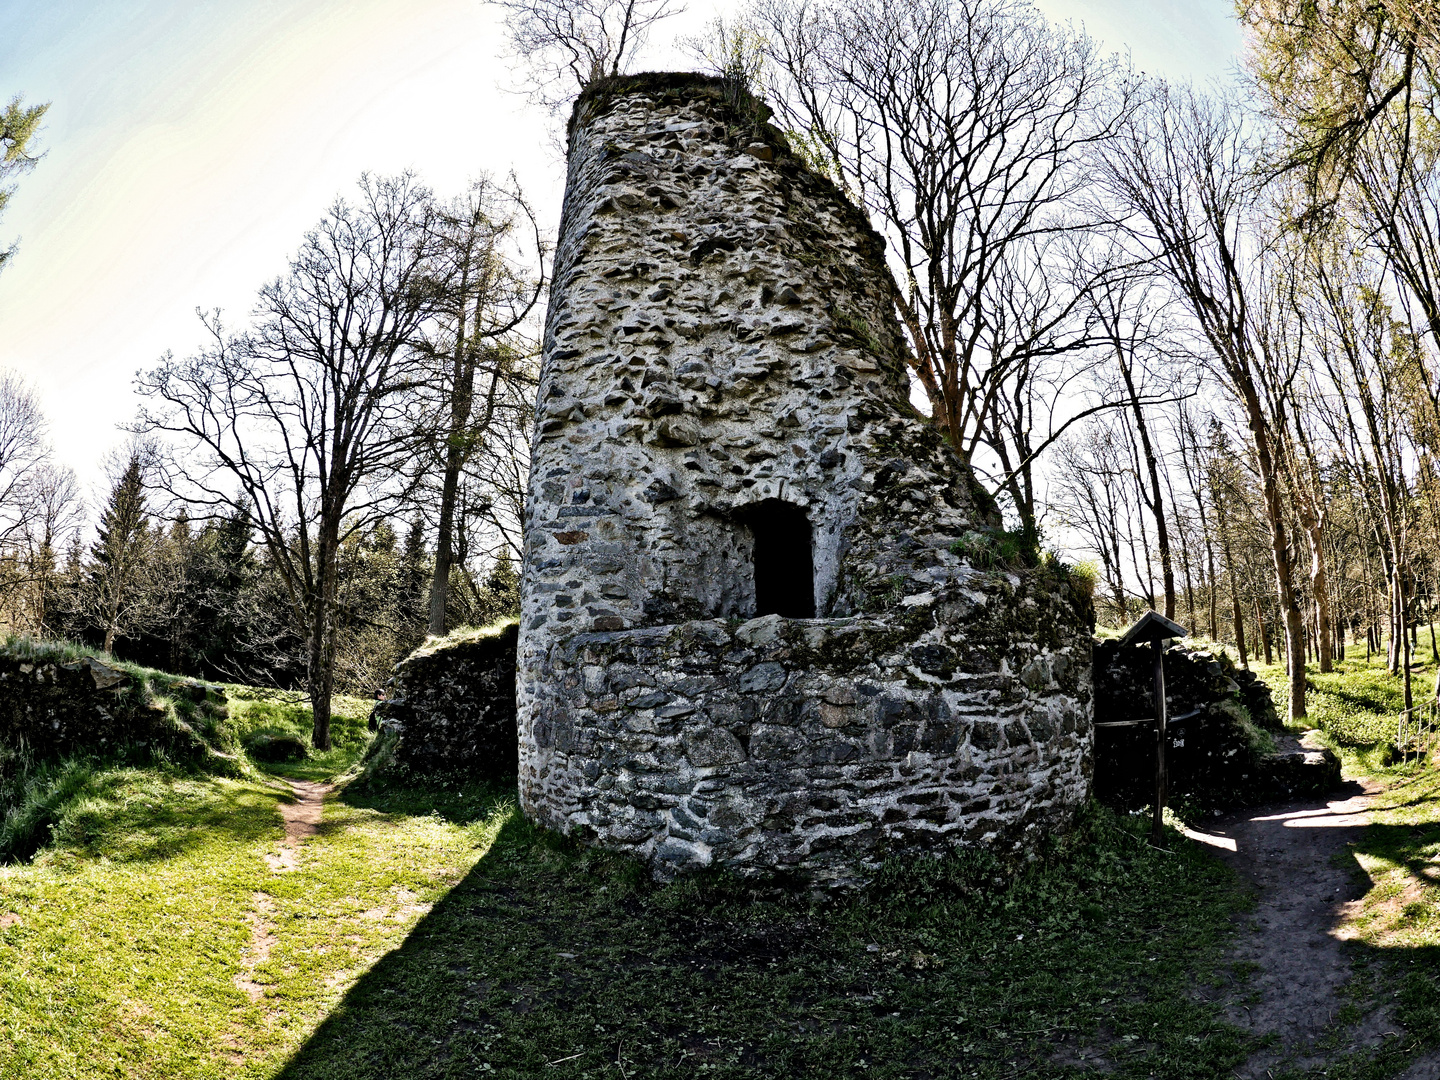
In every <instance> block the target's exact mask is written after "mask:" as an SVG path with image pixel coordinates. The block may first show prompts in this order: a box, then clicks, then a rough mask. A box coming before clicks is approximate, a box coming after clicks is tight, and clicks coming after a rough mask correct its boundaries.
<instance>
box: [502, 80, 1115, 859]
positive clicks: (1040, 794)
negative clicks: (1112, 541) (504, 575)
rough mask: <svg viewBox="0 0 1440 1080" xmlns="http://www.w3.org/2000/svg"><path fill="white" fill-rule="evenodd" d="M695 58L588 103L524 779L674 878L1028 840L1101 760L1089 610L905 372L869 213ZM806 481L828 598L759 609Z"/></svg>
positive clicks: (569, 226) (573, 148)
mask: <svg viewBox="0 0 1440 1080" xmlns="http://www.w3.org/2000/svg"><path fill="white" fill-rule="evenodd" d="M765 115H766V111H765V110H764V107H763V105H760V104H759V103H758V102H755V101H753V100H752V99H749V98H748V97H745V96H744V95H736V94H734V93H733V92H731V91H730V90H729V89H728V88H727V87H726V86H725V84H723V83H720V82H719V81H717V80H709V79H704V78H701V77H698V76H668V75H667V76H637V77H633V78H626V79H620V80H613V81H611V82H608V83H603V84H600V85H599V86H597V87H594V88H592V89H591V90H590V91H588V92H587V93H586V95H584V96H583V97H582V99H581V101H580V102H579V103H578V104H577V107H576V112H575V116H574V119H573V120H572V127H571V143H570V164H569V177H568V184H567V191H566V199H565V209H564V214H563V218H562V224H561V233H560V241H559V245H558V248H557V254H556V264H555V278H554V282H553V286H552V290H551V300H550V309H549V314H548V318H547V323H546V332H545V342H544V360H543V364H542V370H541V376H540V387H539V399H538V405H537V420H536V434H535V439H534V443H533V446H532V466H531V481H530V490H529V500H528V505H527V517H526V527H525V555H524V566H523V574H522V585H521V628H520V641H519V657H518V668H519V670H518V679H517V694H518V704H519V731H520V797H521V804H522V806H523V807H524V809H525V811H526V812H527V813H528V814H530V815H531V816H532V817H535V818H536V819H538V820H540V821H542V822H544V823H546V824H548V825H550V826H552V827H555V828H558V829H561V830H562V831H566V832H579V833H582V834H584V835H587V836H589V837H590V838H592V839H593V840H594V841H595V842H597V843H600V844H603V845H606V846H610V847H615V848H620V849H624V850H630V851H633V852H635V853H636V854H637V855H639V856H640V857H642V858H644V859H647V860H648V861H650V863H651V864H652V866H653V867H654V869H655V871H656V872H657V873H658V874H660V875H662V876H663V875H668V874H670V873H673V872H674V871H676V870H677V869H682V868H685V867H694V866H705V865H713V864H720V865H726V866H730V867H732V868H735V869H737V870H738V871H740V872H742V873H774V872H785V873H794V874H796V875H798V876H800V877H804V878H807V879H810V880H813V881H817V882H822V883H823V882H830V883H847V882H853V881H855V880H858V879H860V878H863V877H864V875H865V874H866V873H867V872H868V870H869V868H871V867H873V866H874V865H875V863H876V862H878V860H879V859H880V858H881V857H882V856H884V855H885V854H887V853H893V852H897V851H906V850H911V849H916V848H921V847H927V848H933V847H937V846H942V845H944V844H952V843H980V842H985V843H995V844H1007V845H1010V844H1014V845H1021V846H1024V845H1027V844H1029V843H1032V842H1033V841H1034V839H1035V838H1036V837H1038V836H1039V835H1040V833H1041V832H1042V831H1044V830H1046V829H1050V828H1056V827H1061V826H1063V824H1064V823H1065V822H1066V821H1067V820H1068V818H1069V816H1070V814H1071V813H1072V811H1073V809H1074V808H1075V807H1076V806H1077V805H1078V804H1079V803H1080V802H1081V801H1083V799H1084V798H1085V796H1086V793H1087V788H1088V782H1089V770H1090V654H1089V649H1090V639H1089V635H1088V626H1087V622H1088V609H1087V607H1086V603H1085V601H1083V600H1081V599H1080V598H1078V597H1077V596H1075V595H1074V594H1073V593H1072V591H1071V589H1070V586H1069V583H1068V579H1067V578H1066V576H1065V575H1064V574H1063V573H1062V572H1059V571H1056V570H1054V569H1036V568H1030V569H1026V568H1022V567H1015V566H1005V565H995V560H994V559H992V558H982V557H980V556H981V555H982V554H983V553H984V552H985V551H986V550H987V548H986V545H987V542H988V540H987V538H988V537H990V536H991V535H992V534H993V532H994V530H995V529H996V528H997V527H998V525H999V519H998V516H997V514H996V512H995V509H994V507H993V504H991V503H990V502H989V500H988V498H987V497H986V496H985V493H984V492H983V490H981V489H979V488H978V487H977V485H976V484H975V482H974V479H973V477H972V476H971V474H970V472H969V470H968V469H967V468H965V466H964V465H963V464H962V463H961V462H960V461H959V460H958V459H956V458H955V456H954V455H953V454H952V453H951V452H950V451H949V449H948V447H947V446H946V444H945V443H944V441H943V439H942V438H941V437H940V435H939V434H938V432H937V431H936V430H935V429H934V428H933V427H932V426H931V425H930V424H929V423H928V422H927V421H926V420H925V419H924V418H923V417H921V416H919V415H918V414H917V413H916V412H915V410H914V409H913V408H912V407H911V406H910V404H909V401H908V394H909V384H908V378H907V376H906V368H905V363H904V355H905V354H904V350H905V343H904V338H903V335H902V334H901V331H900V328H899V326H898V324H897V323H896V321H895V318H894V314H893V309H892V305H891V302H890V298H889V293H888V288H889V284H888V283H889V279H888V276H887V275H886V273H885V271H884V251H883V242H882V241H881V239H880V238H879V237H878V236H877V235H876V234H875V233H874V232H873V230H871V229H870V227H869V225H868V223H867V222H866V220H865V218H864V215H863V214H862V213H860V211H858V210H857V209H856V208H855V207H854V206H853V205H852V204H851V203H849V202H848V201H847V200H846V199H845V198H844V196H843V195H842V194H841V193H840V192H839V191H838V190H837V189H836V188H835V187H834V185H833V184H831V183H830V182H829V181H828V180H826V179H825V178H823V177H820V176H817V175H816V174H814V173H812V172H810V171H809V170H808V169H807V168H806V167H805V166H804V165H803V164H802V163H801V162H800V161H799V160H798V159H797V158H795V157H794V156H793V155H792V154H790V152H789V151H788V149H787V148H786V144H785V142H784V139H783V138H782V137H781V136H780V135H779V133H778V132H776V131H775V130H774V129H773V128H771V127H770V126H769V125H767V124H765V123H764V117H765ZM772 501H779V502H782V503H786V504H788V505H789V506H791V507H795V508H799V510H800V511H803V513H804V515H805V517H806V518H807V519H808V521H809V524H810V527H811V529H812V534H813V543H812V546H811V550H810V557H811V561H812V563H813V582H812V587H813V593H814V608H815V614H816V615H817V616H818V617H817V618H814V619H785V618H782V617H781V616H779V615H767V616H765V617H764V618H759V619H756V618H755V616H756V614H757V611H756V593H755V574H754V569H753V561H752V560H753V558H754V546H755V542H756V541H755V533H754V532H753V531H752V530H751V528H750V527H749V525H748V524H747V522H749V521H751V520H752V519H751V518H750V517H748V516H747V515H748V514H749V513H750V512H751V511H753V510H754V509H755V508H756V507H757V506H758V505H761V504H768V503H770V502H772Z"/></svg>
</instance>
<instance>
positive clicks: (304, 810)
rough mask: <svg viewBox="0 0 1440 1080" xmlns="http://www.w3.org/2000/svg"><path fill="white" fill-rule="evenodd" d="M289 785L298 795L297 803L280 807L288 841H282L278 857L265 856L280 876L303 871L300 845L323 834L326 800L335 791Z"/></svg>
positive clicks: (305, 783)
mask: <svg viewBox="0 0 1440 1080" xmlns="http://www.w3.org/2000/svg"><path fill="white" fill-rule="evenodd" d="M288 783H289V784H290V788H291V790H293V791H294V792H295V801H294V802H291V803H283V802H282V803H281V804H280V817H281V819H282V820H283V821H284V822H285V839H284V840H282V841H280V850H279V852H278V853H276V854H274V855H266V856H265V861H266V862H267V863H269V865H270V869H271V870H273V871H274V872H275V873H277V874H283V873H286V872H288V871H291V870H296V869H298V868H299V866H300V841H302V840H304V839H305V838H306V837H308V836H314V835H315V833H316V832H317V831H318V830H319V828H320V814H321V811H322V810H323V809H324V806H325V796H326V795H328V794H330V792H332V791H334V790H335V785H334V784H321V783H317V782H316V781H314V780H291V781H288Z"/></svg>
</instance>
